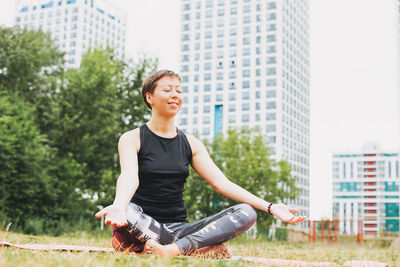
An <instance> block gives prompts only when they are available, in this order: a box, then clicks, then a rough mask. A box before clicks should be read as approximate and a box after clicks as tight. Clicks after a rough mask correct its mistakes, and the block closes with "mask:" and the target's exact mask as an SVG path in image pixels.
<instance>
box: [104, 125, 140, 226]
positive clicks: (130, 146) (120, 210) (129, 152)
mask: <svg viewBox="0 0 400 267" xmlns="http://www.w3.org/2000/svg"><path fill="white" fill-rule="evenodd" d="M139 146H140V136H139V129H135V130H133V131H130V132H126V133H124V134H123V135H122V136H121V137H120V139H119V142H118V153H119V158H120V166H121V174H120V176H119V177H118V180H117V187H116V191H115V199H114V202H113V204H112V205H110V206H107V207H105V208H104V209H102V210H101V211H99V212H98V213H96V218H100V217H101V216H103V215H105V216H106V219H105V224H110V225H112V226H115V227H121V226H125V225H127V224H128V222H127V221H126V214H125V210H126V208H127V206H128V204H129V202H130V200H131V198H132V196H133V195H134V193H135V192H136V189H137V188H138V186H139V177H138V158H137V153H138V151H139Z"/></svg>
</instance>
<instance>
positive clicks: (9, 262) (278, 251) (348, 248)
mask: <svg viewBox="0 0 400 267" xmlns="http://www.w3.org/2000/svg"><path fill="white" fill-rule="evenodd" d="M0 240H1V241H7V242H10V243H15V244H23V243H34V244H35V243H43V244H70V245H86V246H100V247H111V242H110V237H109V236H108V234H107V233H103V234H89V233H79V234H65V235H64V236H60V237H49V236H30V235H22V234H16V233H11V232H8V233H6V232H4V231H0ZM227 245H228V247H229V248H230V249H231V251H232V252H233V254H234V255H236V256H239V255H240V256H252V257H265V258H273V259H289V260H292V259H295V260H303V261H309V262H315V261H320V262H322V261H323V262H326V261H330V262H334V263H337V264H342V263H344V262H346V261H349V260H361V259H362V260H375V261H381V262H387V263H389V266H400V252H399V251H398V250H395V249H390V248H379V247H374V245H372V243H368V244H364V245H357V244H355V243H354V242H350V243H343V242H341V243H340V244H337V245H328V244H320V243H316V244H311V245H310V244H308V243H296V244H290V243H287V242H267V241H262V240H246V239H245V238H244V236H243V237H239V238H238V239H236V240H233V241H231V242H229V243H227ZM172 265H179V266H243V265H246V266H247V265H255V264H249V263H247V262H229V261H224V260H220V261H218V260H204V259H198V258H193V257H173V258H168V257H155V256H135V255H133V254H125V253H97V252H96V253H95V252H90V253H89V252H83V253H82V252H73V253H71V252H35V251H25V250H19V249H14V248H0V266H35V267H37V266H85V267H87V266H172Z"/></svg>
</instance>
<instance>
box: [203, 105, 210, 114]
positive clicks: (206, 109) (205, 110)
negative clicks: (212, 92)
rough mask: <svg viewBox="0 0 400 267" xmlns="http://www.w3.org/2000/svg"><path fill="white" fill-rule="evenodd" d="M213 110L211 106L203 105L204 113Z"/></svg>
mask: <svg viewBox="0 0 400 267" xmlns="http://www.w3.org/2000/svg"><path fill="white" fill-rule="evenodd" d="M210 112H211V107H210V106H204V107H203V113H210Z"/></svg>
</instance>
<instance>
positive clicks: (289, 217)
mask: <svg viewBox="0 0 400 267" xmlns="http://www.w3.org/2000/svg"><path fill="white" fill-rule="evenodd" d="M292 212H293V213H298V212H299V210H298V209H296V208H291V207H289V206H287V205H285V204H283V203H277V204H275V203H274V204H272V206H271V213H272V215H274V216H275V217H277V218H278V219H279V220H281V221H283V222H289V223H299V222H302V221H304V220H305V219H306V218H307V217H306V216H295V215H294V214H293V213H292Z"/></svg>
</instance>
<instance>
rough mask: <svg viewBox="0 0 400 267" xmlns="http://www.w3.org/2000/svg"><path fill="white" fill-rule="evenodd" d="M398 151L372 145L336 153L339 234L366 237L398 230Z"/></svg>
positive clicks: (335, 201) (335, 211)
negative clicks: (385, 149) (359, 222)
mask: <svg viewBox="0 0 400 267" xmlns="http://www.w3.org/2000/svg"><path fill="white" fill-rule="evenodd" d="M399 160H400V158H399V154H398V153H397V151H383V150H381V149H380V148H379V146H378V145H377V144H373V143H369V144H366V145H364V147H363V149H362V150H360V151H354V152H344V153H335V154H333V171H332V175H333V177H332V181H333V216H334V217H336V218H338V219H339V231H340V232H341V233H345V234H356V233H357V229H358V220H362V224H363V229H364V233H365V234H366V235H379V234H380V233H381V231H390V232H397V231H399V201H400V189H399V184H400V176H399Z"/></svg>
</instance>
